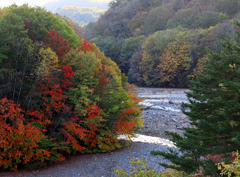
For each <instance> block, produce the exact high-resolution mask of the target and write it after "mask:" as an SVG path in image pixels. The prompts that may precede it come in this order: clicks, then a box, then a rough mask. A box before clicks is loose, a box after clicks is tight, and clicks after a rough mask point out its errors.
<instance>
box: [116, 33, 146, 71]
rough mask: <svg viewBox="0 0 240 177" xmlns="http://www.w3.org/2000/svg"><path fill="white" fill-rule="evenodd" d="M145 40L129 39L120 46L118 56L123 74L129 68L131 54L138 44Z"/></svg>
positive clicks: (142, 37) (141, 38)
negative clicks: (119, 54)
mask: <svg viewBox="0 0 240 177" xmlns="http://www.w3.org/2000/svg"><path fill="white" fill-rule="evenodd" d="M144 39H145V36H143V35H142V36H138V37H131V38H128V39H126V40H125V41H124V42H123V44H122V50H121V56H120V59H119V60H120V62H121V65H120V69H121V71H122V72H123V73H125V74H127V73H128V70H129V66H130V59H131V57H132V53H133V52H134V51H136V49H137V48H138V47H139V46H140V43H141V42H142V41H143V40H144Z"/></svg>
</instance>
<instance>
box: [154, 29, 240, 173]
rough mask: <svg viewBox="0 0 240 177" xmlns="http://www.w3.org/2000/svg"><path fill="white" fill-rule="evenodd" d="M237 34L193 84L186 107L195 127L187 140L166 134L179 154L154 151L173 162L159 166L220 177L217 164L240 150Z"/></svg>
mask: <svg viewBox="0 0 240 177" xmlns="http://www.w3.org/2000/svg"><path fill="white" fill-rule="evenodd" d="M239 25H240V24H238V26H239ZM237 33H238V34H237V37H236V39H235V40H231V39H227V40H225V41H223V42H221V43H220V44H221V47H222V50H221V52H220V53H214V52H209V55H208V58H209V60H208V64H207V65H206V67H205V68H204V72H203V73H204V74H198V75H197V78H196V80H195V81H192V86H191V89H190V90H191V91H190V92H188V93H187V97H188V99H189V102H190V103H189V104H185V106H186V107H188V108H190V111H188V112H184V113H185V114H186V115H187V116H188V117H189V119H190V122H191V125H192V127H190V128H185V133H184V137H182V136H180V135H178V134H177V133H173V132H167V134H168V135H170V136H171V141H173V142H174V144H175V145H176V147H177V148H178V150H179V152H176V151H173V150H170V153H165V152H162V151H152V152H151V153H152V154H154V155H162V156H163V157H165V158H166V159H168V160H170V161H171V162H172V165H167V164H160V165H162V166H165V167H170V168H174V169H177V170H184V171H185V172H187V173H192V172H194V171H196V170H197V169H199V167H201V168H203V169H204V173H205V175H212V176H220V175H219V174H218V171H217V167H216V162H218V161H227V160H229V159H230V157H231V153H232V152H233V151H236V150H239V149H240V43H239V37H240V32H239V28H238V31H237Z"/></svg>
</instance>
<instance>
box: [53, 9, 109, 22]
mask: <svg viewBox="0 0 240 177" xmlns="http://www.w3.org/2000/svg"><path fill="white" fill-rule="evenodd" d="M104 12H105V10H103V9H99V8H97V7H78V6H67V7H64V8H61V9H59V10H57V11H56V13H57V14H59V15H61V16H66V17H68V18H70V19H71V20H73V21H74V22H76V23H77V24H78V25H80V26H82V25H85V24H88V23H89V22H93V21H96V20H97V19H98V18H99V16H100V15H101V14H102V13H104Z"/></svg>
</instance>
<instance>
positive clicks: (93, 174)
mask: <svg viewBox="0 0 240 177" xmlns="http://www.w3.org/2000/svg"><path fill="white" fill-rule="evenodd" d="M186 91H187V90H186V89H161V88H140V89H139V90H138V93H139V96H140V97H141V98H143V99H144V100H143V101H142V102H141V103H140V104H141V105H142V106H143V119H144V121H145V127H144V128H143V129H142V130H139V131H138V132H137V134H136V137H135V138H133V139H132V141H131V142H130V145H129V146H127V147H124V148H122V149H119V150H116V151H114V152H111V153H103V154H84V155H82V154H78V155H72V156H70V157H69V158H67V160H65V161H64V162H60V163H56V164H54V165H52V166H49V167H46V168H41V169H38V170H20V171H18V172H3V173H0V176H9V177H11V176H20V177H33V176H38V177H77V176H82V177H114V176H115V175H114V170H113V168H117V169H118V168H119V167H121V168H123V169H125V170H126V169H127V170H130V168H131V167H130V165H129V158H133V157H136V158H138V159H141V158H144V159H146V160H147V162H148V164H149V166H150V168H156V169H157V171H159V172H160V171H161V170H163V167H161V166H159V165H158V162H166V160H164V159H163V158H162V157H160V156H152V155H150V151H151V150H161V151H168V148H174V149H175V147H174V145H173V144H172V142H170V141H169V140H168V137H167V136H166V135H165V134H164V131H172V132H178V133H180V134H182V133H183V127H186V126H189V124H188V119H187V117H186V116H185V115H184V114H183V113H182V112H181V109H184V107H183V106H182V102H185V103H186V102H188V100H187V97H186V95H185V92H186ZM120 138H125V137H120Z"/></svg>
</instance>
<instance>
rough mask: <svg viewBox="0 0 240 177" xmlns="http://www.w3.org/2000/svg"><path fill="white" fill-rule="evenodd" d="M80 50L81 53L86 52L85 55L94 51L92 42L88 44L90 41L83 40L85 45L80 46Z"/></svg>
mask: <svg viewBox="0 0 240 177" xmlns="http://www.w3.org/2000/svg"><path fill="white" fill-rule="evenodd" d="M80 40H81V38H80ZM79 50H80V51H84V52H85V53H86V52H87V51H92V50H93V44H92V43H91V41H90V42H88V41H87V40H86V38H84V39H83V44H82V45H80V46H79Z"/></svg>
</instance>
